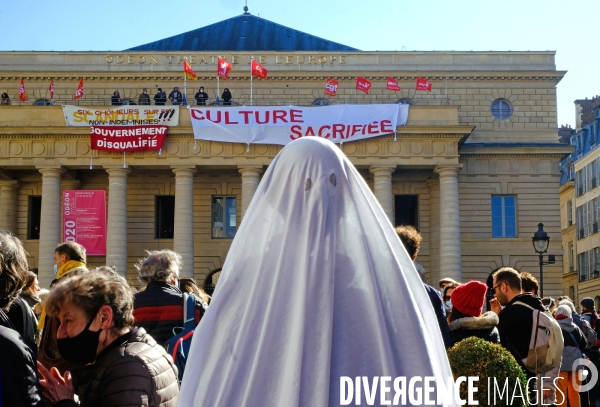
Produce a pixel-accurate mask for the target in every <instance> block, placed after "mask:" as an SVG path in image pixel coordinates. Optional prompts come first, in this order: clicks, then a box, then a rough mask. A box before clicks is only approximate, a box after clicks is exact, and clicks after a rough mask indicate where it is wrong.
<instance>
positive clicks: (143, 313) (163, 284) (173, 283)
mask: <svg viewBox="0 0 600 407" xmlns="http://www.w3.org/2000/svg"><path fill="white" fill-rule="evenodd" d="M148 255H149V256H148V257H147V258H145V259H144V260H142V261H140V262H139V263H138V264H137V265H136V268H137V270H138V279H139V280H140V281H141V282H143V283H147V284H148V285H147V286H146V289H145V290H144V291H141V292H139V293H137V294H135V300H134V310H133V316H134V318H135V325H136V326H139V327H141V328H144V329H145V330H146V332H148V334H149V335H151V336H152V337H153V338H154V340H155V341H156V342H157V343H159V344H160V345H162V346H163V347H165V346H166V344H165V342H166V341H167V339H169V338H171V337H172V336H173V335H174V334H175V332H173V329H174V328H176V327H182V326H183V294H182V292H181V290H180V289H179V288H177V280H178V278H179V269H180V268H181V256H180V255H179V254H178V253H175V252H174V251H172V250H158V251H152V252H148ZM206 306H207V305H206V304H205V303H203V302H202V301H201V300H200V299H198V298H196V312H195V315H194V320H195V322H196V324H198V323H199V322H200V319H201V318H202V315H204V309H205V307H206Z"/></svg>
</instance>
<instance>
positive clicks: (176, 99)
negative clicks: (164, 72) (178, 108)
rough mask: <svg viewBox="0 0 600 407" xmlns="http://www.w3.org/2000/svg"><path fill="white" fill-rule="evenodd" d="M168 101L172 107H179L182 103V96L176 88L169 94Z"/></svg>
mask: <svg viewBox="0 0 600 407" xmlns="http://www.w3.org/2000/svg"><path fill="white" fill-rule="evenodd" d="M169 100H170V101H171V102H173V104H174V105H180V104H181V102H182V101H183V94H182V93H181V92H180V91H179V87H178V86H175V87H174V88H173V90H172V91H171V93H169Z"/></svg>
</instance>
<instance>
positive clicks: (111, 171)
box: [104, 167, 131, 177]
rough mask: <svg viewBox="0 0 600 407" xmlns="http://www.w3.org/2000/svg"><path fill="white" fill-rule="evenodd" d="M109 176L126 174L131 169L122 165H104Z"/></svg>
mask: <svg viewBox="0 0 600 407" xmlns="http://www.w3.org/2000/svg"><path fill="white" fill-rule="evenodd" d="M104 171H106V172H107V173H108V175H109V176H110V177H118V176H127V175H128V174H129V173H130V172H131V170H130V169H129V168H123V167H104Z"/></svg>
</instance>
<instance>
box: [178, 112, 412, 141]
mask: <svg viewBox="0 0 600 407" xmlns="http://www.w3.org/2000/svg"><path fill="white" fill-rule="evenodd" d="M190 116H191V119H192V127H193V129H194V138H197V139H202V140H213V141H226V142H231V143H244V144H253V143H260V144H282V145H285V144H288V143H290V142H291V141H293V140H296V139H298V138H300V137H306V136H319V137H323V138H326V139H328V140H330V141H333V142H334V143H343V142H346V141H353V140H361V139H366V138H370V137H375V136H381V135H384V134H391V133H394V132H395V131H396V126H404V125H405V124H406V121H407V119H408V105H397V104H388V105H384V104H382V105H334V106H320V107H300V106H269V107H264V106H260V107H259V106H256V107H254V106H238V107H206V108H196V107H193V108H192V107H190Z"/></svg>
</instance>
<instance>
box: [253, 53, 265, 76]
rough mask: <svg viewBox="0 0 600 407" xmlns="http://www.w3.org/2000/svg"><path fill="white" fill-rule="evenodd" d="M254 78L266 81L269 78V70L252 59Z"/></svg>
mask: <svg viewBox="0 0 600 407" xmlns="http://www.w3.org/2000/svg"><path fill="white" fill-rule="evenodd" d="M252 76H256V77H257V78H261V79H265V78H266V77H267V70H266V69H265V67H264V66H262V65H261V64H259V63H258V62H256V60H255V59H254V58H252Z"/></svg>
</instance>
